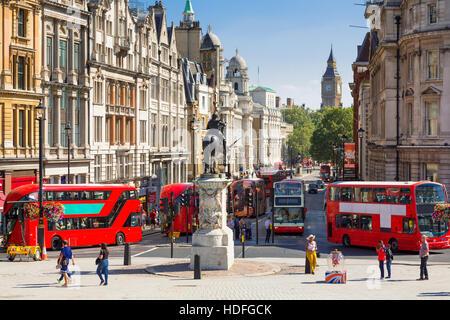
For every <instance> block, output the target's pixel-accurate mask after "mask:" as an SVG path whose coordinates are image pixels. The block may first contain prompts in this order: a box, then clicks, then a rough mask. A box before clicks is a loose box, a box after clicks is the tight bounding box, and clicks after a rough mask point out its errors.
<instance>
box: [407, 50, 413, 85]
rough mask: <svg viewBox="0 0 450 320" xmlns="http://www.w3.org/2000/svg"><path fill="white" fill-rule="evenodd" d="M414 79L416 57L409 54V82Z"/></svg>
mask: <svg viewBox="0 0 450 320" xmlns="http://www.w3.org/2000/svg"><path fill="white" fill-rule="evenodd" d="M413 81H414V57H413V54H412V53H410V54H408V82H413Z"/></svg>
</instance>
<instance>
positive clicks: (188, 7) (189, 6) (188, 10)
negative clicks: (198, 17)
mask: <svg viewBox="0 0 450 320" xmlns="http://www.w3.org/2000/svg"><path fill="white" fill-rule="evenodd" d="M183 13H192V14H193V13H194V9H192V3H191V0H186V7H185V8H184V12H183Z"/></svg>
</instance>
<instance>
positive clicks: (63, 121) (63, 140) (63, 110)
mask: <svg viewBox="0 0 450 320" xmlns="http://www.w3.org/2000/svg"><path fill="white" fill-rule="evenodd" d="M68 111H69V110H68V108H67V92H66V87H62V89H61V111H60V116H61V127H60V134H61V146H62V147H67V141H66V140H67V139H66V138H67V136H66V130H65V129H66V122H67V121H68V120H69V114H68Z"/></svg>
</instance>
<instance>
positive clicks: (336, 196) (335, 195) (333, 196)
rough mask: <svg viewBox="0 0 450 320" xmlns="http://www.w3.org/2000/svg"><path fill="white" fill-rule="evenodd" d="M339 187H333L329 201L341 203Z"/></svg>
mask: <svg viewBox="0 0 450 320" xmlns="http://www.w3.org/2000/svg"><path fill="white" fill-rule="evenodd" d="M339 189H340V188H339V187H331V188H330V195H329V199H328V201H339Z"/></svg>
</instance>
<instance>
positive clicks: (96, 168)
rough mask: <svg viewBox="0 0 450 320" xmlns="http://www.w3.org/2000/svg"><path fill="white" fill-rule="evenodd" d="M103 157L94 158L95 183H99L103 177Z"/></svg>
mask: <svg viewBox="0 0 450 320" xmlns="http://www.w3.org/2000/svg"><path fill="white" fill-rule="evenodd" d="M101 168H102V156H101V155H96V156H95V158H94V180H95V182H98V181H100V180H101V177H102V172H101Z"/></svg>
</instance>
